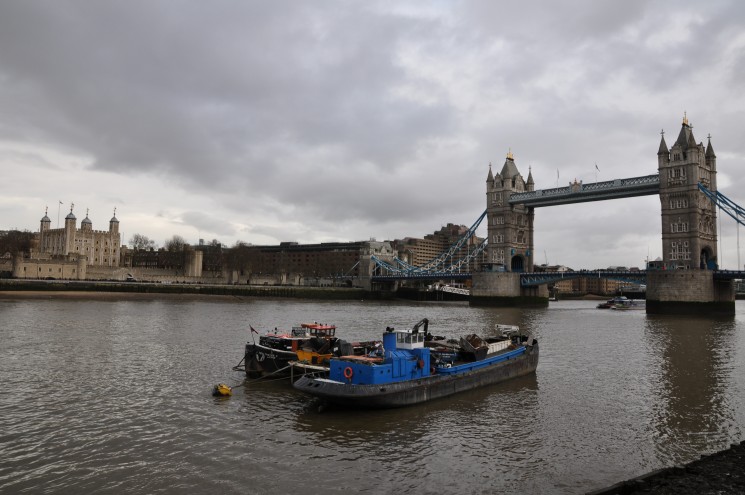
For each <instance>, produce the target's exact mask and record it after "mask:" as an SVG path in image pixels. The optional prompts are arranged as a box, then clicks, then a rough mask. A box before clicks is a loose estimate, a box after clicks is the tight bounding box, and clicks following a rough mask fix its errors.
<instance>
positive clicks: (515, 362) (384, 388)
mask: <svg viewBox="0 0 745 495" xmlns="http://www.w3.org/2000/svg"><path fill="white" fill-rule="evenodd" d="M428 325H429V321H428V320H427V319H426V318H425V319H423V320H422V321H420V322H419V323H417V324H416V325H415V326H414V327H413V328H412V329H410V330H403V331H401V330H395V329H393V328H386V331H385V333H384V334H383V345H382V347H381V348H379V349H378V350H377V351H375V352H373V353H369V354H367V355H365V356H342V357H332V358H331V359H330V363H329V372H328V377H315V376H312V375H305V376H302V377H301V378H300V379H298V380H297V381H296V382H295V383H294V384H293V386H294V387H295V388H296V389H297V390H300V391H302V392H305V393H307V394H310V395H313V396H316V397H319V398H321V399H323V400H324V401H326V402H328V403H332V404H339V405H343V406H352V407H362V408H390V407H402V406H408V405H412V404H418V403H421V402H425V401H429V400H432V399H437V398H440V397H446V396H449V395H452V394H455V393H457V392H463V391H465V390H471V389H474V388H477V387H483V386H486V385H490V384H493V383H499V382H502V381H505V380H509V379H511V378H516V377H518V376H523V375H527V374H530V373H533V372H535V370H536V368H537V367H538V341H537V340H535V339H534V338H532V337H531V336H530V335H528V334H527V333H523V332H520V329H519V328H518V327H516V326H512V325H497V335H496V336H494V337H486V338H482V337H479V336H478V335H475V334H473V335H468V336H466V337H461V338H460V339H458V340H455V339H452V340H445V339H444V338H441V337H440V338H435V337H433V336H432V335H431V334H430V333H429V331H428ZM422 327H423V328H422ZM420 330H421V331H420Z"/></svg>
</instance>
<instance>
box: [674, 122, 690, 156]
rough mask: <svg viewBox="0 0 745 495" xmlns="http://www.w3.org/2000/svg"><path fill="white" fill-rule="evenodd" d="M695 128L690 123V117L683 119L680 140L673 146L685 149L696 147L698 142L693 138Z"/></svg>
mask: <svg viewBox="0 0 745 495" xmlns="http://www.w3.org/2000/svg"><path fill="white" fill-rule="evenodd" d="M692 129H693V126H692V125H691V124H690V122H689V121H688V117H684V118H683V124H682V125H681V126H680V134H678V139H676V140H675V144H674V145H673V146H679V147H681V148H683V149H688V148H690V147H695V146H696V140H695V139H694V138H693V131H692Z"/></svg>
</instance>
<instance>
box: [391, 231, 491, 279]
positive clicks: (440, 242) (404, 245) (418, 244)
mask: <svg viewBox="0 0 745 495" xmlns="http://www.w3.org/2000/svg"><path fill="white" fill-rule="evenodd" d="M467 233H468V227H466V226H465V225H455V224H452V223H449V224H447V225H446V226H445V227H442V228H441V229H440V230H438V231H435V232H434V233H432V234H427V235H425V236H424V238H423V239H419V238H416V237H405V238H403V239H396V240H395V241H393V242H392V246H393V248H394V249H395V250H397V251H398V256H399V258H401V259H402V260H404V261H405V262H406V263H408V264H410V265H414V266H423V265H425V264H427V263H428V262H430V261H432V260H433V259H435V258H437V257H438V256H439V255H441V254H442V253H444V252H446V251H448V249H450V247H451V246H453V245H455V244H456V243H457V242H458V241H459V240H460V239H461V238H462V237H463V236H464V235H466V234H467ZM483 241H484V239H483V238H481V237H477V236H475V235H474V236H472V237H471V238H470V239H468V241H467V242H465V243H464V244H463V246H461V247H460V249H458V250H457V251H455V253H453V256H452V260H459V259H462V258H465V257H466V256H468V253H469V252H471V251H473V249H474V248H475V247H476V246H478V245H480V244H481V243H482V242H483ZM477 259H478V260H482V259H483V258H482V256H479V257H478V258H477ZM476 262H477V260H472V261H471V262H470V263H469V264H468V265H466V266H464V267H463V270H462V271H463V272H469V271H473V270H474V267H475V266H476ZM449 263H450V262H448V264H449Z"/></svg>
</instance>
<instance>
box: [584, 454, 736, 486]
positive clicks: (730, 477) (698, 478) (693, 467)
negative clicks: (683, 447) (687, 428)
mask: <svg viewBox="0 0 745 495" xmlns="http://www.w3.org/2000/svg"><path fill="white" fill-rule="evenodd" d="M642 493H654V494H660V495H668V494H669V495H673V494H675V495H681V494H682V495H688V494H690V495H708V494H712V495H713V494H719V495H721V494H733V495H734V494H742V493H745V442H741V443H739V444H733V445H732V446H731V447H730V448H729V449H727V450H723V451H721V452H716V453H714V454H710V455H705V456H701V459H699V460H697V461H693V462H691V463H689V464H686V465H684V466H675V467H671V468H665V469H660V470H658V471H653V472H651V473H648V474H645V475H643V476H639V477H637V478H633V479H630V480H627V481H623V482H621V483H617V484H615V485H613V486H611V487H608V488H603V489H601V490H597V491H594V492H590V494H589V495H636V494H642Z"/></svg>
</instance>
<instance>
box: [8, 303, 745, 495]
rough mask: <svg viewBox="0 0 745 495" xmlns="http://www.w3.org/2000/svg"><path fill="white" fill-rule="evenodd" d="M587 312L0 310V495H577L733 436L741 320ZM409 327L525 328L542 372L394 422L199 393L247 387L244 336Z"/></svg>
mask: <svg viewBox="0 0 745 495" xmlns="http://www.w3.org/2000/svg"><path fill="white" fill-rule="evenodd" d="M740 304H741V303H739V302H738V312H739V311H740V309H741V306H740ZM594 305H595V304H594V303H588V302H582V301H566V302H564V301H562V302H560V303H558V304H553V303H552V306H551V307H550V308H549V309H539V310H518V309H498V308H496V309H495V308H490V309H489V308H487V309H484V308H469V307H468V306H467V305H458V304H455V305H432V304H420V303H398V302H395V303H388V302H385V303H380V302H373V303H365V302H345V303H336V302H312V301H289V300H281V301H272V300H261V301H237V300H236V302H231V303H227V302H211V301H188V302H179V301H173V300H169V301H158V300H154V301H119V302H94V301H55V300H45V301H13V302H7V301H6V302H1V301H0V319H1V320H2V321H3V326H2V328H0V341H1V342H3V345H2V346H0V377H2V382H3V394H0V458H2V459H3V461H2V462H0V486H2V490H3V491H8V492H9V493H13V492H23V491H26V492H29V493H45V492H46V493H59V492H63V493H65V492H67V493H76V492H78V493H87V492H96V493H122V492H135V493H176V492H184V493H215V492H221V493H246V492H249V493H251V492H255V493H286V492H290V491H296V490H297V489H298V488H299V487H302V488H303V490H304V492H306V493H327V492H329V491H331V492H334V491H337V492H340V491H350V490H354V491H356V492H361V493H389V492H393V491H403V492H411V493H447V492H455V491H458V492H468V493H493V492H502V493H526V492H542V493H546V492H550V493H577V492H584V491H589V490H591V489H594V488H598V487H601V486H604V485H608V484H611V483H614V482H616V481H619V480H621V479H626V478H628V477H630V476H633V475H638V474H641V473H643V472H646V471H650V470H652V469H656V468H658V467H662V466H663V465H669V464H677V463H681V462H686V461H688V460H691V459H692V458H694V457H696V456H698V455H699V454H700V453H704V452H709V451H712V450H716V449H718V448H722V447H725V446H727V445H728V444H729V443H730V442H732V441H737V440H740V439H741V438H742V427H743V424H745V405H744V404H743V399H742V397H743V395H744V394H745V383H744V380H745V378H743V377H745V362H744V361H745V359H744V358H743V356H745V352H744V351H745V337H743V335H745V332H743V331H742V327H743V319H742V317H741V316H740V313H738V317H737V318H736V319H735V320H734V321H732V320H728V321H723V322H722V321H719V320H707V319H695V320H691V319H676V318H656V317H647V316H646V315H644V314H643V312H625V313H624V312H608V311H598V310H595V309H594ZM424 316H426V317H428V318H429V319H430V322H431V323H430V328H431V330H432V331H433V333H435V334H440V335H448V336H451V335H452V336H456V335H464V334H467V333H483V331H484V330H485V329H488V328H491V327H492V326H493V325H494V324H495V323H509V324H518V325H521V326H522V327H524V328H528V329H530V330H532V331H533V333H534V334H535V335H536V336H537V338H538V339H539V341H540V343H541V362H540V364H539V368H538V371H537V373H536V374H535V375H533V376H530V377H524V378H520V379H517V380H513V381H511V382H507V383H504V384H499V385H495V386H492V387H486V388H483V389H480V390H475V391H471V392H466V393H463V394H459V395H456V396H454V397H451V398H448V399H444V400H438V401H433V402H431V403H427V404H423V405H420V406H415V407H410V408H405V409H401V410H390V411H350V410H343V409H335V408H329V409H327V410H326V411H325V412H324V413H319V412H318V407H317V406H318V402H317V401H315V400H314V399H311V398H308V397H306V396H304V395H302V394H300V393H298V392H296V391H295V390H293V389H292V388H291V387H289V386H288V385H287V384H286V383H284V382H266V383H262V382H252V383H248V384H247V385H245V386H242V387H237V388H236V389H235V392H234V396H233V397H231V398H230V399H219V398H217V399H216V398H213V397H211V395H210V392H211V388H212V386H213V385H214V384H215V383H219V382H227V383H234V384H240V383H242V381H243V378H244V377H243V375H242V374H240V373H237V372H233V371H231V368H232V366H233V365H235V364H236V363H237V362H238V361H240V359H241V357H242V356H241V353H242V352H243V344H244V342H245V340H246V339H250V334H249V333H248V332H247V327H248V323H249V322H250V324H251V325H253V326H254V328H257V329H262V331H264V329H266V328H274V327H275V326H279V327H282V328H289V327H290V326H292V325H293V324H297V323H299V322H301V321H309V320H310V321H313V320H314V321H324V322H332V323H335V324H337V326H338V327H339V330H338V332H339V334H340V335H341V336H342V337H344V338H347V339H348V340H367V339H372V338H379V337H380V333H381V329H383V328H385V327H386V326H397V327H401V326H404V327H408V326H411V325H413V324H414V323H416V322H417V321H419V319H421V318H422V317H424ZM19 391H22V392H21V393H17V392H19ZM9 392H12V393H9ZM309 480H311V483H309Z"/></svg>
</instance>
